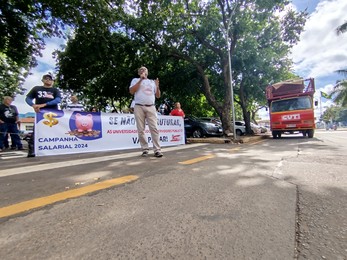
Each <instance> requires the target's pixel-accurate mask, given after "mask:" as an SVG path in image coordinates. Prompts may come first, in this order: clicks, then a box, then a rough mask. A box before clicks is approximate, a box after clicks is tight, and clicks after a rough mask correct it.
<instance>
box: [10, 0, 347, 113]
mask: <svg viewBox="0 0 347 260" xmlns="http://www.w3.org/2000/svg"><path fill="white" fill-rule="evenodd" d="M292 5H293V8H295V9H297V10H299V11H303V10H307V12H309V18H308V20H307V21H306V24H305V29H304V32H303V33H302V34H301V36H300V41H299V43H298V44H297V45H296V46H294V48H293V49H292V53H291V57H292V58H293V61H294V67H293V69H294V72H295V73H296V74H297V75H299V76H300V77H302V78H304V79H307V78H310V77H312V78H315V83H316V93H315V99H316V100H318V101H321V102H319V103H321V106H318V107H316V109H315V115H316V117H317V118H319V116H320V113H321V112H323V111H324V110H325V108H326V107H329V106H331V104H332V101H331V100H327V99H324V98H320V91H323V92H325V93H328V94H329V93H331V91H332V89H333V86H334V84H335V83H336V81H337V80H341V79H343V76H342V75H339V74H338V73H336V70H339V69H347V33H344V34H340V35H337V34H336V28H337V27H338V26H339V25H341V24H343V23H344V22H346V21H347V12H346V10H347V1H346V0H293V1H292ZM61 44H62V39H58V38H51V39H47V40H46V48H45V50H44V51H43V53H42V54H43V57H40V58H38V61H39V65H38V66H37V67H35V68H34V69H32V70H31V74H32V75H30V76H29V77H28V78H27V79H26V81H25V83H24V85H23V86H24V88H26V89H27V92H28V91H29V90H30V89H31V88H32V87H34V86H37V85H42V84H41V83H42V82H41V77H42V75H43V74H45V73H48V72H54V68H55V60H54V59H53V57H52V52H54V51H55V50H57V49H61V47H60V46H61ZM284 80H286V79H284ZM27 92H26V93H25V95H26V94H27ZM25 95H23V96H22V95H18V96H17V97H16V99H15V101H14V102H13V105H15V106H17V108H18V110H19V113H21V114H24V113H27V112H33V110H32V108H31V107H29V106H28V105H27V104H26V103H25V101H24V99H25ZM259 115H260V117H261V118H262V119H268V112H267V111H265V110H262V111H261V112H260V113H259Z"/></svg>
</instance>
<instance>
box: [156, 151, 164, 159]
mask: <svg viewBox="0 0 347 260" xmlns="http://www.w3.org/2000/svg"><path fill="white" fill-rule="evenodd" d="M154 157H158V158H160V157H163V154H162V153H161V152H155V154H154Z"/></svg>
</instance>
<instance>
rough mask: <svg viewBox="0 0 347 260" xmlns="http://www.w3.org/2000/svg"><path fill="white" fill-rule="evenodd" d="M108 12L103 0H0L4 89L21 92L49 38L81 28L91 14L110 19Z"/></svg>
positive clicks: (1, 87)
mask: <svg viewBox="0 0 347 260" xmlns="http://www.w3.org/2000/svg"><path fill="white" fill-rule="evenodd" d="M107 11H108V6H107V4H106V3H105V2H104V1H100V0H88V1H84V0H60V1H56V0H39V1H37V0H7V1H0V57H1V59H0V67H1V75H0V77H1V81H2V83H1V85H0V91H1V92H4V91H6V88H10V89H11V92H12V93H11V94H12V95H13V94H15V93H18V92H21V86H22V83H23V79H24V78H25V77H26V76H27V75H28V71H29V70H30V68H32V67H34V66H36V65H37V60H36V58H37V57H38V56H41V51H42V50H43V48H44V47H45V42H44V38H45V37H52V36H58V37H62V36H64V34H65V33H64V28H65V26H71V27H74V26H77V27H78V25H80V24H83V23H84V21H85V20H86V19H88V17H92V16H95V17H103V19H104V20H106V19H107V18H108V17H109V15H107ZM105 14H106V15H105ZM13 84H15V85H17V88H13Z"/></svg>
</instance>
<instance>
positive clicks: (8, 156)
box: [0, 151, 28, 160]
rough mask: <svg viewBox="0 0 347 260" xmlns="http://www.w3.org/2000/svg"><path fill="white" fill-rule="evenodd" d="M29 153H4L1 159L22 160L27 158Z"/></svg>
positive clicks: (0, 156)
mask: <svg viewBox="0 0 347 260" xmlns="http://www.w3.org/2000/svg"><path fill="white" fill-rule="evenodd" d="M27 155H28V152H22V151H13V152H4V153H1V154H0V159H2V160H6V159H13V158H22V157H27Z"/></svg>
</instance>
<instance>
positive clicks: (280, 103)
mask: <svg viewBox="0 0 347 260" xmlns="http://www.w3.org/2000/svg"><path fill="white" fill-rule="evenodd" d="M303 109H312V103H311V98H310V97H297V98H290V99H283V100H277V101H273V102H272V105H271V112H282V111H292V110H303Z"/></svg>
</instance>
